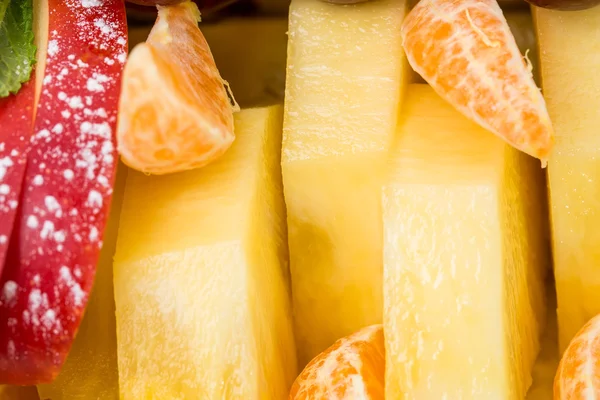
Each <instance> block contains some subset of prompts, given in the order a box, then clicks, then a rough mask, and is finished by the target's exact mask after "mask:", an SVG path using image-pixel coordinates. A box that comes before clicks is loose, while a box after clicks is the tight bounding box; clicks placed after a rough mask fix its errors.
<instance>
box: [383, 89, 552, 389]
mask: <svg viewBox="0 0 600 400" xmlns="http://www.w3.org/2000/svg"><path fill="white" fill-rule="evenodd" d="M390 157H391V160H390V164H389V168H390V170H389V177H388V178H387V180H386V182H385V186H384V190H383V224H384V282H385V283H384V299H385V300H384V304H385V311H384V332H385V339H386V378H385V382H386V398H389V399H425V398H428V399H459V398H473V399H498V400H500V399H502V400H505V399H511V400H512V399H514V400H517V399H523V398H524V396H525V394H526V392H527V389H528V388H529V386H530V385H531V381H532V380H531V370H532V367H533V364H534V361H535V359H536V356H537V354H538V350H539V347H540V345H539V344H540V339H539V335H540V331H541V330H542V329H543V327H544V326H545V321H544V315H545V311H546V308H545V301H544V276H545V273H546V271H547V268H548V267H549V260H548V251H547V246H546V242H545V238H544V234H543V232H544V229H545V223H544V221H545V220H544V218H545V217H546V215H545V214H544V196H543V194H544V179H543V174H542V170H541V169H540V166H539V163H538V162H536V161H534V160H532V159H531V158H530V157H528V156H526V155H524V154H523V153H520V152H518V151H516V150H514V149H513V148H511V147H510V146H508V145H506V144H505V143H504V142H502V141H501V140H500V139H497V138H496V137H495V136H493V135H490V134H489V132H486V131H485V130H483V129H482V128H480V127H478V126H477V125H475V124H474V123H471V122H470V121H468V120H467V119H466V118H464V117H462V116H461V115H459V113H458V112H457V111H455V110H454V109H453V108H452V107H451V106H450V105H449V104H447V103H446V102H444V101H443V100H442V99H441V98H440V97H439V96H438V95H437V94H435V93H434V91H433V89H431V88H430V87H429V86H427V85H411V86H410V87H409V89H408V97H407V100H406V102H405V106H404V107H403V111H402V116H401V119H400V122H399V126H398V133H397V137H396V143H395V146H394V148H393V150H392V151H391V156H390Z"/></svg>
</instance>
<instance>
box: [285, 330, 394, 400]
mask: <svg viewBox="0 0 600 400" xmlns="http://www.w3.org/2000/svg"><path fill="white" fill-rule="evenodd" d="M384 376H385V347H384V340H383V326H382V325H371V326H368V327H366V328H363V329H361V330H360V331H358V332H356V333H353V334H352V335H350V336H347V337H345V338H342V339H339V340H338V341H336V342H335V343H334V344H333V345H332V346H331V347H329V348H328V349H327V350H325V351H323V352H322V353H321V354H319V355H318V356H317V357H315V358H314V359H313V360H312V361H311V362H310V363H309V364H308V365H307V366H306V368H304V371H302V373H301V374H300V375H299V376H298V378H296V381H295V382H294V384H293V385H292V389H291V391H290V397H289V399H290V400H308V399H328V400H342V399H353V400H367V399H368V400H379V399H381V400H383V398H384Z"/></svg>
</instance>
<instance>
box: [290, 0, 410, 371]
mask: <svg viewBox="0 0 600 400" xmlns="http://www.w3.org/2000/svg"><path fill="white" fill-rule="evenodd" d="M406 3H407V2H406V1H404V0H402V1H400V0H380V1H374V2H368V3H364V4H359V5H354V6H343V7H340V6H339V5H335V4H328V3H326V2H322V1H316V0H294V1H293V2H292V5H291V9H290V26H289V45H288V46H289V47H288V66H287V87H286V101H285V104H286V106H285V107H286V114H285V125H284V141H283V163H282V168H283V180H284V187H285V199H286V204H287V213H288V226H289V235H290V237H289V245H290V263H291V264H290V267H291V273H292V286H293V287H292V293H293V303H294V315H295V328H296V331H295V332H296V340H297V343H298V347H299V349H298V351H299V361H300V364H301V365H305V364H306V363H307V362H308V361H310V360H311V359H312V358H313V357H314V356H316V355H317V354H319V353H320V352H321V351H323V350H325V349H326V348H327V347H329V346H330V345H332V344H333V343H334V342H335V341H336V340H337V339H339V338H340V337H344V336H347V335H349V334H351V333H353V332H356V331H357V330H359V329H361V328H363V327H365V326H367V325H371V324H375V323H381V312H382V309H383V297H382V272H383V269H382V239H381V206H380V198H381V181H380V176H381V171H382V169H383V160H384V159H385V155H386V154H387V150H388V147H389V142H390V139H391V138H392V136H393V133H394V129H395V125H396V117H397V109H398V104H399V102H400V100H401V93H402V91H403V89H404V87H403V86H404V81H405V78H406V77H407V76H408V74H409V69H408V67H407V64H406V63H405V58H404V56H403V52H402V44H401V40H400V35H399V32H400V26H401V24H402V21H403V18H404V15H405V13H406Z"/></svg>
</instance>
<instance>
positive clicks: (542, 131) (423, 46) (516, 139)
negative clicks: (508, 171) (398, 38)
mask: <svg viewBox="0 0 600 400" xmlns="http://www.w3.org/2000/svg"><path fill="white" fill-rule="evenodd" d="M402 39H403V45H404V49H405V51H406V55H407V57H408V60H409V62H410V64H411V66H412V67H413V69H414V70H415V71H416V72H418V73H419V74H420V75H421V76H422V77H423V78H424V79H425V80H426V81H427V82H428V83H429V84H430V85H431V86H432V87H433V88H434V89H435V91H436V92H438V94H439V95H440V96H442V97H443V98H444V99H445V100H446V101H448V102H450V103H451V104H452V105H453V106H454V107H456V108H457V109H458V110H459V111H460V112H461V113H463V114H464V115H466V116H467V117H468V118H470V119H472V120H473V121H475V122H476V123H478V124H479V125H481V126H482V127H484V128H485V129H487V130H489V131H491V132H493V133H494V134H496V135H498V136H499V137H501V138H502V139H504V140H506V142H508V143H509V144H510V145H512V146H514V147H515V148H517V149H519V150H521V151H523V152H525V153H527V154H529V155H532V156H534V157H536V158H539V159H540V160H542V164H543V165H545V162H546V160H547V159H548V156H549V154H550V152H551V150H552V146H553V129H552V124H551V122H550V117H549V116H548V111H547V110H546V104H545V101H544V98H543V97H542V94H541V92H540V90H539V89H538V88H537V86H536V85H535V83H534V81H533V77H532V74H531V69H530V68H529V67H528V64H527V63H526V62H525V60H524V59H523V57H522V55H521V53H520V52H519V49H518V47H517V44H516V43H515V39H514V37H513V35H512V34H511V31H510V28H509V26H508V24H507V22H506V19H505V18H504V16H503V14H502V10H501V9H500V7H499V6H498V3H497V2H496V1H495V0H421V2H420V3H419V4H418V5H417V6H416V7H415V8H414V9H413V10H412V11H411V12H410V13H409V15H408V16H407V17H406V19H405V21H404V24H403V26H402Z"/></svg>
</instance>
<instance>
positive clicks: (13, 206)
mask: <svg viewBox="0 0 600 400" xmlns="http://www.w3.org/2000/svg"><path fill="white" fill-rule="evenodd" d="M34 103H35V75H34V74H32V80H31V81H30V82H28V83H26V84H25V85H23V87H22V88H21V90H20V93H19V95H18V96H11V97H9V98H7V99H2V100H0V126H2V127H4V128H2V132H1V133H0V275H1V274H2V268H3V266H4V261H5V259H6V252H7V251H8V245H9V242H10V238H11V236H12V231H13V226H14V222H15V217H16V216H17V207H18V205H19V195H20V193H21V187H22V183H23V176H24V175H25V168H26V161H27V151H26V150H27V143H28V142H29V137H30V135H31V132H32V129H33V114H34ZM0 301H1V300H0Z"/></svg>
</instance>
